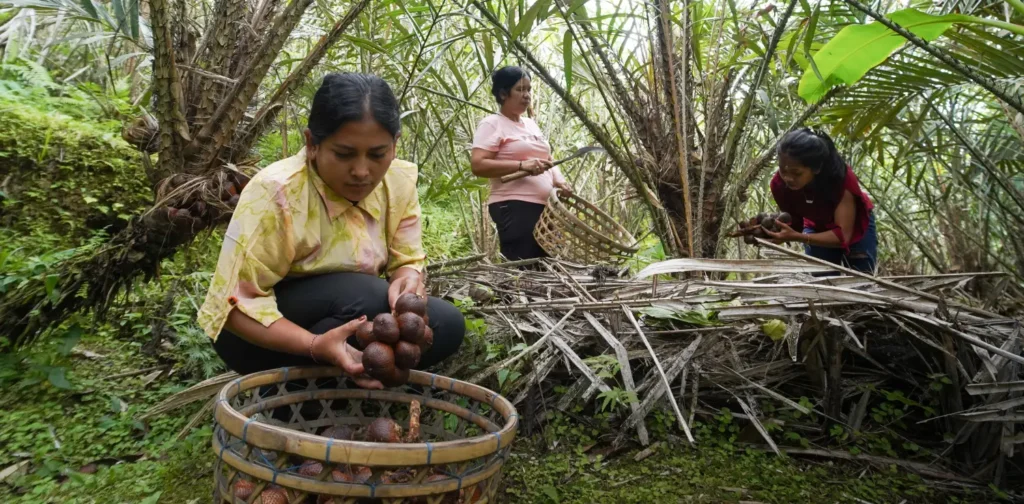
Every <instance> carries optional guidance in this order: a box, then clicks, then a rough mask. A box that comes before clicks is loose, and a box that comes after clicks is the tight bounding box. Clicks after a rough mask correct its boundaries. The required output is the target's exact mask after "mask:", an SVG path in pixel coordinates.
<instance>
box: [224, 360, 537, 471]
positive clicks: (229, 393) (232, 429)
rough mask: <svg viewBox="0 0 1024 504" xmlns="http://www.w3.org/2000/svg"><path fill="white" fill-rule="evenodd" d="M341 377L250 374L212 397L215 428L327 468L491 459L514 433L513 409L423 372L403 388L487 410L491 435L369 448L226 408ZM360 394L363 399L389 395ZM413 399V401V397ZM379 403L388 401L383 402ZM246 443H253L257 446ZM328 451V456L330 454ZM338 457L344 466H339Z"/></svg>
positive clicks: (305, 371)
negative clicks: (491, 415) (270, 390)
mask: <svg viewBox="0 0 1024 504" xmlns="http://www.w3.org/2000/svg"><path fill="white" fill-rule="evenodd" d="M339 376H345V373H344V371H342V370H341V369H339V368H334V367H328V366H303V367H285V368H279V369H272V370H267V371H261V372H258V373H252V374H249V375H245V376H242V377H239V378H237V379H235V380H233V381H231V382H228V383H227V384H225V385H224V387H223V388H221V390H220V392H219V393H218V395H217V400H216V405H215V407H214V419H215V421H216V424H217V425H218V426H220V427H221V428H223V429H224V430H225V431H226V432H228V433H229V434H231V435H232V436H234V437H236V438H239V439H241V440H242V442H243V443H247V444H256V445H257V446H260V447H261V448H265V449H272V450H278V451H283V452H286V453H289V454H293V455H299V456H303V457H306V458H311V459H317V460H321V461H325V462H329V463H358V464H359V465H365V466H405V465H410V466H411V465H440V464H447V463H454V462H464V461H467V460H473V459H477V458H480V457H486V456H488V455H492V454H495V453H497V452H499V451H501V450H502V449H504V448H506V447H508V446H510V445H511V444H512V441H513V440H514V439H515V435H516V432H517V430H518V427H519V415H518V413H517V411H516V409H515V406H513V405H512V403H511V402H510V401H509V400H508V399H506V398H505V397H503V396H501V395H500V394H497V393H495V392H493V391H491V390H489V389H486V388H484V387H481V386H479V385H474V384H472V383H468V382H464V381H461V380H455V379H453V378H448V377H446V376H440V375H437V374H434V373H426V372H423V371H415V370H414V371H411V372H410V373H409V383H412V384H416V385H423V386H427V387H430V388H432V389H438V390H447V391H449V392H452V393H455V394H458V395H460V396H463V397H468V398H470V399H474V400H476V401H479V402H482V403H484V404H488V405H490V406H491V408H493V409H494V411H495V412H497V413H498V414H500V415H501V416H502V418H504V420H505V424H504V425H503V426H500V429H499V430H498V431H496V432H489V433H486V434H484V435H480V436H474V437H471V438H466V439H460V440H455V441H438V442H436V443H427V442H421V443H395V444H387V443H370V442H366V441H347V440H340V439H329V438H325V437H322V436H318V435H316V434H309V433H305V432H301V431H296V430H292V429H288V428H284V427H277V426H275V425H271V424H268V423H263V422H259V421H254V420H253V419H252V417H246V416H245V415H243V414H242V413H241V412H239V411H238V410H236V409H235V408H233V407H232V406H231V404H230V402H229V400H230V399H232V398H234V397H236V396H237V395H238V394H240V393H241V392H243V391H248V390H251V389H254V388H257V387H261V386H264V385H272V384H276V383H280V382H286V381H289V380H292V379H305V378H334V377H339ZM356 390H362V391H364V392H365V393H366V396H365V399H374V395H376V394H380V393H382V392H386V393H389V394H395V392H394V391H389V390H380V391H378V390H367V389H356ZM413 397H417V396H413ZM382 400H392V399H383V398H382ZM252 438H257V439H259V443H258V444H257V443H255V442H253V440H252ZM332 451H333V453H332ZM342 457H344V459H345V460H339V459H341V458H342Z"/></svg>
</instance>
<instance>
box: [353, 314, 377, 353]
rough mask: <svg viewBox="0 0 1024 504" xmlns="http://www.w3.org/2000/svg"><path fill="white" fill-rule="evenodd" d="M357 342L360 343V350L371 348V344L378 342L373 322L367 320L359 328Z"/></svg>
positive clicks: (357, 329)
mask: <svg viewBox="0 0 1024 504" xmlns="http://www.w3.org/2000/svg"><path fill="white" fill-rule="evenodd" d="M356 341H358V342H359V347H360V348H366V347H368V346H370V343H373V342H374V341H377V336H375V335H374V334H373V322H371V321H369V320H367V321H366V322H363V323H362V324H359V327H358V328H356Z"/></svg>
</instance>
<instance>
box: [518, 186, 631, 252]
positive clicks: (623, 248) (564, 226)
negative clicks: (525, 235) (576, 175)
mask: <svg viewBox="0 0 1024 504" xmlns="http://www.w3.org/2000/svg"><path fill="white" fill-rule="evenodd" d="M533 237H534V238H535V239H536V240H537V243H538V244H539V245H540V246H541V248H543V249H544V251H545V252H547V253H548V255H550V256H551V257H557V258H560V259H566V260H569V261H572V262H575V263H578V264H601V263H621V262H622V261H624V260H626V259H628V258H629V257H630V256H632V255H633V254H635V253H636V251H637V249H636V248H635V247H634V246H633V244H634V243H635V242H636V240H634V239H633V236H632V235H630V234H629V231H626V228H624V227H622V226H621V225H620V224H619V223H618V222H615V219H612V218H611V216H609V215H608V214H606V213H604V212H603V211H602V210H601V209H600V208H597V207H596V206H594V205H593V204H591V203H589V202H587V201H586V200H584V199H583V198H580V197H578V196H576V195H574V194H559V191H558V190H557V189H555V190H553V191H551V195H550V196H548V204H547V206H546V207H545V208H544V211H543V212H542V213H541V215H540V220H538V221H537V225H536V226H535V227H534V228H533ZM627 244H628V245H627Z"/></svg>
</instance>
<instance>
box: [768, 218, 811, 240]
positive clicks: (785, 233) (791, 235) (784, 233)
mask: <svg viewBox="0 0 1024 504" xmlns="http://www.w3.org/2000/svg"><path fill="white" fill-rule="evenodd" d="M775 222H776V224H777V225H778V226H779V230H778V231H769V230H767V229H765V230H764V232H765V233H767V234H768V236H771V237H772V241H773V242H775V243H786V242H791V241H799V242H803V241H804V234H803V233H800V232H798V231H796V230H795V229H793V228H791V227H789V224H786V223H785V222H779V221H775Z"/></svg>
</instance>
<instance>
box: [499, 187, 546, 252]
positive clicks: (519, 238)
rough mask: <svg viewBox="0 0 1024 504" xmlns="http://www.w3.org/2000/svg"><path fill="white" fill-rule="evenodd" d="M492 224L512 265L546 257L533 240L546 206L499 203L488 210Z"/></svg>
mask: <svg viewBox="0 0 1024 504" xmlns="http://www.w3.org/2000/svg"><path fill="white" fill-rule="evenodd" d="M487 209H488V211H489V212H490V214H491V220H493V221H494V224H495V225H496V226H497V227H498V241H499V243H500V244H501V255H503V256H505V259H507V260H509V261H519V260H522V259H535V258H538V257H547V256H548V254H547V252H544V249H542V248H541V247H540V245H539V244H538V243H537V240H536V239H535V238H534V237H533V228H534V227H535V226H536V225H537V221H539V220H540V214H541V212H543V211H544V205H540V204H537V203H530V202H527V201H517V200H509V201H500V202H498V203H491V204H490V205H488V207H487Z"/></svg>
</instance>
